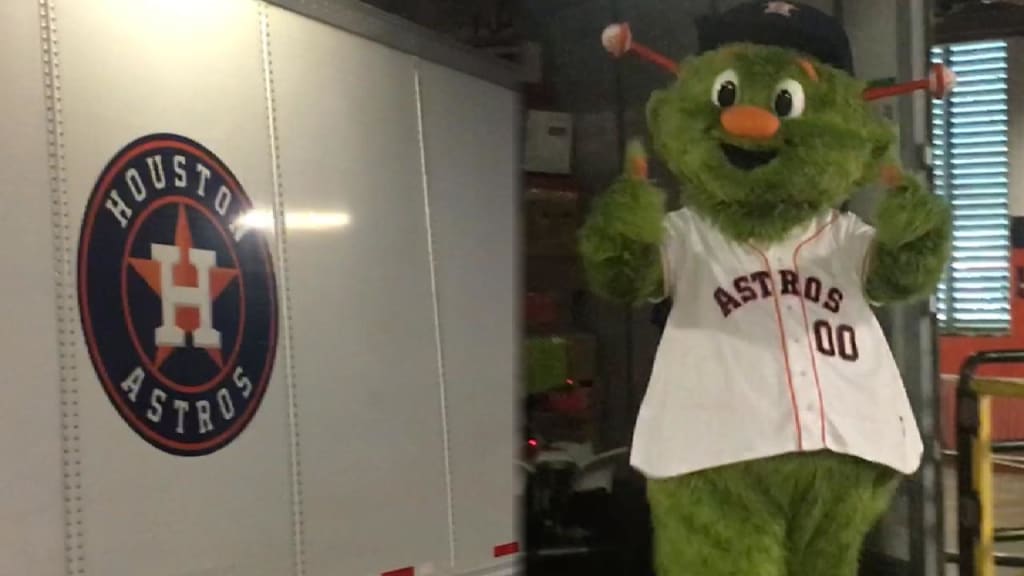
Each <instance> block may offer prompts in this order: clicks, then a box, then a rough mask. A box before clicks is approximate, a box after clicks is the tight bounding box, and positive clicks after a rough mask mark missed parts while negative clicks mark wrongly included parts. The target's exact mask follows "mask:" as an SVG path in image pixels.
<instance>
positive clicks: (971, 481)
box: [956, 350, 1024, 576]
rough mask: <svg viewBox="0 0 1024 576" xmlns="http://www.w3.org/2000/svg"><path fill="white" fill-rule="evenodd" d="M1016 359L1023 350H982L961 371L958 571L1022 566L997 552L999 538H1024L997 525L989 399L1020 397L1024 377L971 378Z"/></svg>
mask: <svg viewBox="0 0 1024 576" xmlns="http://www.w3.org/2000/svg"><path fill="white" fill-rule="evenodd" d="M1015 363H1024V350H996V351H990V352H980V353H978V354H975V355H973V356H971V357H970V358H968V359H967V361H966V362H964V365H963V367H962V368H961V370H960V381H959V383H958V384H957V397H956V435H957V452H958V460H957V493H958V497H957V508H958V510H957V512H958V514H957V516H958V518H957V528H958V541H959V544H960V551H959V554H958V563H959V566H960V576H995V573H996V566H1024V556H1013V555H1008V554H998V553H996V542H997V541H1009V540H1024V530H1021V529H1019V528H1006V529H1002V530H999V529H996V526H995V500H994V496H993V493H994V486H993V465H994V464H995V457H994V452H995V451H996V450H997V449H1000V446H999V445H996V444H993V442H992V399H993V398H1024V382H1015V381H1011V380H1000V379H991V378H978V379H976V378H975V377H974V374H975V372H976V371H977V370H978V368H980V367H981V366H982V365H986V364H1015ZM1017 448H1020V446H1018V447H1017Z"/></svg>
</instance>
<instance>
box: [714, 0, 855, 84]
mask: <svg viewBox="0 0 1024 576" xmlns="http://www.w3.org/2000/svg"><path fill="white" fill-rule="evenodd" d="M697 33H698V40H697V41H698V52H701V53H703V52H708V51H710V50H715V49H716V48H719V47H721V46H724V45H726V44H734V43H738V42H749V43H752V44H763V45H768V46H778V47H780V48H787V49H790V50H796V51H798V52H802V53H804V54H807V55H808V56H811V57H813V58H816V59H817V60H819V61H821V62H823V63H825V64H827V65H829V66H832V67H833V68H838V69H840V70H844V71H846V72H847V73H848V74H850V75H853V53H852V51H851V50H850V40H849V38H848V37H847V35H846V30H845V29H843V26H842V24H840V23H839V21H838V20H837V19H835V18H833V17H832V16H830V15H828V14H826V13H824V12H822V11H821V10H818V9H817V8H814V7H812V6H807V5H806V4H801V3H799V2H783V1H771V2H769V1H764V0H760V1H757V2H744V3H742V4H740V5H738V6H735V7H733V8H730V9H728V10H726V11H725V12H722V13H721V14H714V15H710V16H705V17H703V18H701V19H700V20H698V22H697Z"/></svg>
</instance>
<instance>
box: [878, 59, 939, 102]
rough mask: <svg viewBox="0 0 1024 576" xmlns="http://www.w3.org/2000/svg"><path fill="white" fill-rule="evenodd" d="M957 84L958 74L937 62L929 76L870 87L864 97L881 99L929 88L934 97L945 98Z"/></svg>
mask: <svg viewBox="0 0 1024 576" xmlns="http://www.w3.org/2000/svg"><path fill="white" fill-rule="evenodd" d="M955 86H956V74H954V73H953V71H952V70H950V69H949V68H947V67H946V66H943V65H942V64H935V65H934V66H932V69H931V71H930V72H929V73H928V78H923V79H921V80H914V81H913V82H905V83H903V84H896V85H894V86H881V87H878V88H868V89H867V90H865V91H864V99H865V100H867V101H869V102H870V101H873V100H881V99H882V98H889V97H891V96H901V95H903V94H910V93H913V92H917V91H919V90H927V91H928V92H929V93H930V94H931V95H932V97H933V98H938V99H941V98H945V97H946V96H948V95H949V93H950V92H952V91H953V88H954V87H955Z"/></svg>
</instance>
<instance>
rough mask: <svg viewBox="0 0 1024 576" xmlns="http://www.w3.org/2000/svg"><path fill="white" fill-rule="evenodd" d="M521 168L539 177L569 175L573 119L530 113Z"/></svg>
mask: <svg viewBox="0 0 1024 576" xmlns="http://www.w3.org/2000/svg"><path fill="white" fill-rule="evenodd" d="M523 162H524V166H523V168H524V169H525V170H526V171H527V172H540V173H542V174H569V173H571V172H572V115H570V114H566V113H564V112H551V111H546V110H530V111H528V112H527V113H526V142H525V150H524V151H523Z"/></svg>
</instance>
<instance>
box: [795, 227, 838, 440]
mask: <svg viewBox="0 0 1024 576" xmlns="http://www.w3.org/2000/svg"><path fill="white" fill-rule="evenodd" d="M838 218H839V213H838V212H836V213H834V214H833V215H832V218H831V219H830V220H829V221H828V222H826V223H825V225H824V226H822V227H821V228H818V231H817V232H815V233H814V234H813V235H812V236H811V237H810V238H808V239H806V240H804V241H803V242H801V243H800V244H798V245H797V247H796V249H795V250H793V271H794V272H796V275H797V276H800V267H799V266H798V265H797V263H796V260H797V257H798V256H799V255H800V250H801V249H803V247H804V246H806V245H808V244H810V243H811V242H813V241H814V240H816V239H817V238H818V237H819V236H821V233H822V232H824V231H825V230H827V229H828V227H829V226H831V225H832V223H833V222H835V221H836V220H837V219H838ZM799 300H800V311H801V312H803V315H804V334H805V336H806V337H807V351H808V352H809V353H810V355H811V370H812V371H813V372H814V386H815V387H816V388H817V389H818V408H819V415H820V417H821V443H822V444H824V445H825V447H826V448H827V447H828V440H827V439H826V436H825V399H824V397H823V396H822V393H821V380H820V379H819V378H818V360H817V354H815V353H814V345H813V344H811V325H810V321H809V320H808V319H807V302H804V299H803V298H802V297H801V298H799Z"/></svg>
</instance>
